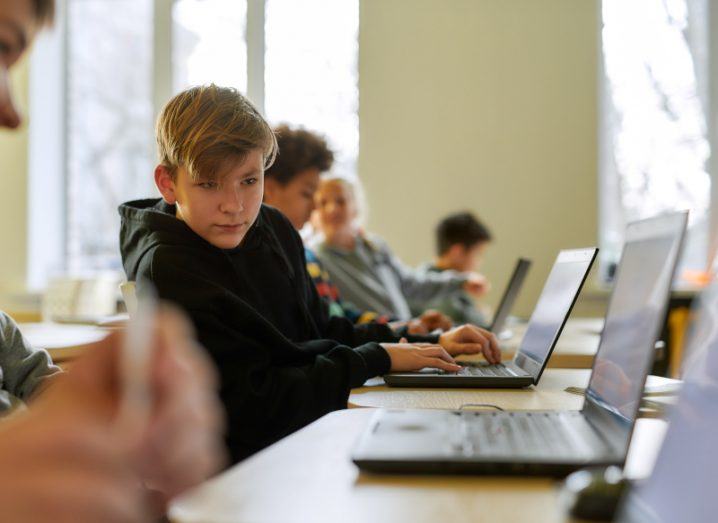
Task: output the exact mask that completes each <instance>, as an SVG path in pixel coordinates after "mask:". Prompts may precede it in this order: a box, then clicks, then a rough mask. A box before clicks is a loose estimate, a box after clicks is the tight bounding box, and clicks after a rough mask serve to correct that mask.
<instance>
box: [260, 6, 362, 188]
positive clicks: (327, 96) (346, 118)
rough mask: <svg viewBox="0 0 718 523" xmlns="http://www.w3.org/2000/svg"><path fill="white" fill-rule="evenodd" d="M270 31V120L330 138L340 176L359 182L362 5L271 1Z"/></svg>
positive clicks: (267, 103)
mask: <svg viewBox="0 0 718 523" xmlns="http://www.w3.org/2000/svg"><path fill="white" fill-rule="evenodd" d="M265 27H266V39H265V41H266V53H265V67H266V70H265V107H266V115H267V118H268V119H269V120H270V121H271V122H272V123H273V124H277V123H282V122H285V123H289V124H293V125H302V126H305V127H307V128H308V129H310V130H313V131H318V132H320V133H322V134H324V135H325V136H326V138H327V139H328V142H329V145H330V147H331V148H332V149H333V150H334V151H335V152H336V162H335V167H334V168H335V170H336V171H337V172H340V173H342V174H344V175H346V176H350V177H353V176H355V175H356V161H357V156H358V153H359V115H358V105H359V91H358V68H357V60H358V55H359V40H358V35H359V1H358V0H342V1H336V0H303V1H302V2H297V1H295V0H267V2H266V26H265Z"/></svg>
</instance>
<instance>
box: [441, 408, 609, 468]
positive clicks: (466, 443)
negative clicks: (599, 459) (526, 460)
mask: <svg viewBox="0 0 718 523" xmlns="http://www.w3.org/2000/svg"><path fill="white" fill-rule="evenodd" d="M571 417H574V418H576V417H578V418H580V416H579V415H578V413H575V412H536V413H532V412H460V413H456V424H457V426H456V427H454V428H452V430H451V434H452V435H453V436H452V439H453V441H452V446H453V447H454V450H456V451H459V452H460V453H462V454H464V455H468V456H470V455H472V454H476V453H481V454H482V455H487V454H488V455H498V456H501V455H506V456H515V455H519V454H521V455H526V456H528V457H536V458H543V457H555V458H559V459H560V458H561V457H562V456H565V457H566V458H567V459H568V458H576V457H577V456H579V457H580V456H583V455H591V454H593V453H594V452H595V450H596V449H602V448H605V445H604V443H603V440H602V439H601V438H600V437H599V436H598V435H597V434H596V433H595V431H594V430H593V429H592V428H591V426H590V425H589V424H588V423H587V422H586V421H585V420H584V419H583V418H580V419H570V418H571ZM454 429H455V430H454Z"/></svg>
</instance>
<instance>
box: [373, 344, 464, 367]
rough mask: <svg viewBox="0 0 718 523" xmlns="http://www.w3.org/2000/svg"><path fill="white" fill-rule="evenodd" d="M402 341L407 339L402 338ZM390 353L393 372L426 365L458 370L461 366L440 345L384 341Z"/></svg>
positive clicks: (385, 347)
mask: <svg viewBox="0 0 718 523" xmlns="http://www.w3.org/2000/svg"><path fill="white" fill-rule="evenodd" d="M401 341H405V340H404V339H402V340H401ZM381 346H382V347H384V349H385V350H386V352H387V353H389V358H390V359H391V370H392V372H403V371H414V370H421V369H423V368H425V367H432V368H436V369H441V370H444V371H447V372H458V371H459V370H461V366H460V365H457V364H456V362H455V361H454V358H452V357H451V356H449V353H448V352H446V351H445V350H444V349H443V348H442V347H440V346H439V345H421V346H419V345H415V344H410V343H382V344H381Z"/></svg>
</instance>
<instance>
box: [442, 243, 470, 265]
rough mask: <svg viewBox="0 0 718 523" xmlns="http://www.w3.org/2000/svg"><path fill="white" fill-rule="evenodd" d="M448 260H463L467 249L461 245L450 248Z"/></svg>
mask: <svg viewBox="0 0 718 523" xmlns="http://www.w3.org/2000/svg"><path fill="white" fill-rule="evenodd" d="M446 254H448V258H449V259H450V260H457V261H458V260H461V259H463V258H464V256H465V255H466V247H464V246H463V245H462V244H460V243H455V244H454V245H452V246H451V247H449V250H448V251H447V253H446Z"/></svg>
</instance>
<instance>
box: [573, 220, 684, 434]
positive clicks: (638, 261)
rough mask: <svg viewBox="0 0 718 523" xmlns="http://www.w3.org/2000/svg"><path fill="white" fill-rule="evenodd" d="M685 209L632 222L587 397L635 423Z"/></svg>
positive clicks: (659, 323)
mask: <svg viewBox="0 0 718 523" xmlns="http://www.w3.org/2000/svg"><path fill="white" fill-rule="evenodd" d="M685 221H686V213H678V214H671V215H669V216H662V217H658V218H654V219H650V220H643V221H640V222H635V223H632V224H629V225H628V228H627V229H626V243H625V245H624V248H623V253H622V255H621V262H620V264H619V267H618V271H617V274H616V279H615V282H614V288H613V293H612V294H611V299H610V302H609V305H608V312H607V315H606V324H605V326H604V329H603V333H602V335H601V341H600V343H599V346H598V353H597V354H596V358H595V360H594V363H593V371H592V373H591V380H590V382H589V384H588V389H587V390H586V397H587V398H588V399H589V400H592V401H593V402H594V404H596V405H598V406H599V407H601V408H602V409H604V410H607V411H608V412H610V413H612V414H614V415H617V418H618V420H619V421H625V422H632V421H633V419H634V418H635V416H636V413H637V412H638V404H639V402H640V398H641V389H642V388H643V383H644V381H645V376H646V374H647V373H648V370H649V366H650V365H651V362H652V361H653V351H654V350H655V349H654V345H655V342H656V339H657V338H658V334H659V330H660V328H661V326H662V323H663V320H664V314H665V309H666V303H667V300H668V293H669V290H670V285H671V281H672V279H673V271H674V269H675V265H676V261H677V259H678V253H679V250H680V245H681V238H682V232H683V229H684V228H685Z"/></svg>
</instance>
